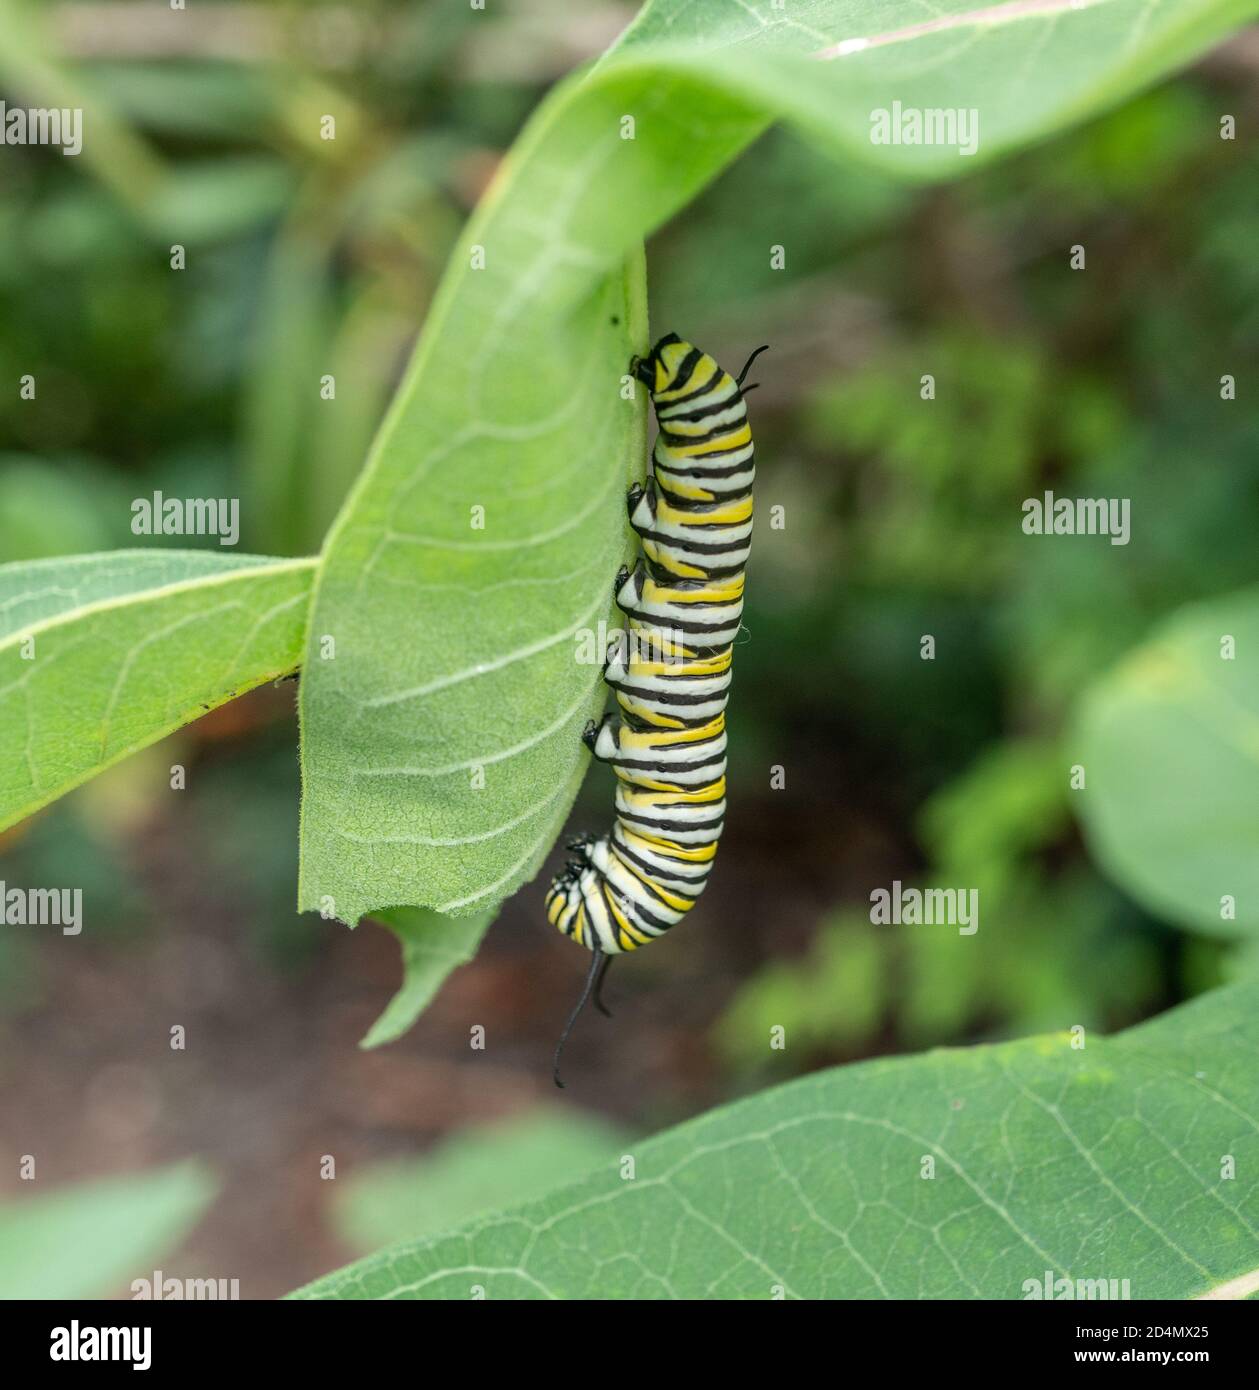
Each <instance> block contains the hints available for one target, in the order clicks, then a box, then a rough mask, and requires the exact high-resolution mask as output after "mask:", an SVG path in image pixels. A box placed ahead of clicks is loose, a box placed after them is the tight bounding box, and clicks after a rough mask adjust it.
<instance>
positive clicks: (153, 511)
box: [131, 492, 240, 545]
mask: <svg viewBox="0 0 1259 1390" xmlns="http://www.w3.org/2000/svg"><path fill="white" fill-rule="evenodd" d="M131 534H132V535H133V536H217V537H218V538H219V544H220V545H235V544H236V542H237V541H238V540H239V539H240V501H239V500H238V499H237V498H235V497H230V498H229V497H166V496H164V495H163V494H162V493H160V492H155V493H154V494H153V496H152V497H137V498H136V500H135V501H134V502H132V504H131Z"/></svg>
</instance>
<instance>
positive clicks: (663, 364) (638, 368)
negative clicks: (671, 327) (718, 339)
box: [630, 333, 691, 392]
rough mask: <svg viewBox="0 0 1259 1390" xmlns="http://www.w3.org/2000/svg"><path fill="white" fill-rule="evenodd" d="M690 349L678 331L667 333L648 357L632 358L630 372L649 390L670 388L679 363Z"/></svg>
mask: <svg viewBox="0 0 1259 1390" xmlns="http://www.w3.org/2000/svg"><path fill="white" fill-rule="evenodd" d="M670 349H672V351H670ZM690 350H691V349H690V345H689V344H688V343H684V342H683V341H682V339H681V338H679V337H678V335H677V334H676V333H666V334H665V335H664V337H663V338H661V339H660V341H659V342H658V343H657V344H656V346H655V347H654V348H652V350H651V351H650V352H649V353H648V354H647V356H646V357H632V358H631V359H630V373H631V374H632V375H633V376H636V377H637V378H638V380H639V381H641V382H642V383H643V385H644V386H646V388H647V389H648V390H649V391H652V392H655V391H665V390H668V387H669V382H670V381H672V380H673V376H674V373H675V372H676V371H677V367H678V363H679V362H681V360H682V358H683V357H685V356H686V354H687V353H688V352H689V351H690Z"/></svg>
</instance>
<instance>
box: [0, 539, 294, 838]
mask: <svg viewBox="0 0 1259 1390" xmlns="http://www.w3.org/2000/svg"><path fill="white" fill-rule="evenodd" d="M313 569H314V561H313V560H284V561H276V560H266V559H261V558H259V557H257V556H243V555H242V556H224V555H214V554H211V553H210V552H202V551H179V550H151V551H148V550H146V551H134V550H120V551H115V552H113V553H112V554H107V555H86V556H79V557H77V558H75V559H67V560H44V561H33V562H30V563H23V564H15V565H0V830H3V829H5V828H6V827H8V826H10V825H13V824H15V823H16V822H17V821H20V820H21V819H22V818H23V817H24V816H28V815H30V814H31V812H32V811H35V810H37V809H38V808H39V807H40V806H43V805H46V804H47V803H48V802H49V801H52V800H54V799H55V798H56V797H58V796H61V795H62V794H63V793H64V792H67V791H69V790H70V789H71V788H72V787H76V786H78V785H79V783H80V782H84V781H86V780H87V779H88V778H89V777H91V776H93V775H94V774H95V773H97V772H100V771H102V770H103V769H105V768H107V767H110V766H111V765H112V764H114V763H116V762H118V761H120V760H121V759H122V758H125V757H126V756H127V754H128V753H134V752H135V751H136V749H138V748H144V747H146V746H147V745H148V744H150V743H154V742H155V741H156V740H157V739H159V738H161V737H162V736H163V735H164V734H168V733H170V732H171V730H172V729H176V728H178V727H179V726H180V725H181V724H187V723H188V722H189V721H190V720H193V719H196V718H198V717H199V716H200V715H202V714H204V713H205V711H206V710H208V709H213V708H214V707H215V706H216V705H221V704H224V703H225V702H226V701H228V700H230V699H232V698H233V696H236V695H239V694H241V692H242V691H245V690H249V689H251V688H252V687H253V686H255V685H260V684H261V683H262V682H263V681H266V680H272V679H274V678H275V677H276V676H279V675H283V674H284V673H286V672H288V671H292V670H295V669H296V667H297V666H298V664H299V663H300V661H301V657H302V642H303V638H304V635H305V622H306V605H307V596H308V592H309V588H310V581H311V574H312V571H313Z"/></svg>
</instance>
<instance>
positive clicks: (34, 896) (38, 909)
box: [0, 878, 83, 936]
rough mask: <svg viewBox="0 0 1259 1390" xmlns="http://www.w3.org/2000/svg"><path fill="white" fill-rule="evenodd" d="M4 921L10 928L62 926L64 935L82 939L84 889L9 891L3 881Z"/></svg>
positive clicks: (0, 883)
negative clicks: (80, 934) (80, 936)
mask: <svg viewBox="0 0 1259 1390" xmlns="http://www.w3.org/2000/svg"><path fill="white" fill-rule="evenodd" d="M0 920H2V921H3V922H4V925H5V926H6V927H60V928H61V934H62V936H78V934H79V933H80V932H81V931H82V930H83V889H82V888H6V887H5V883H4V880H3V879H2V878H0Z"/></svg>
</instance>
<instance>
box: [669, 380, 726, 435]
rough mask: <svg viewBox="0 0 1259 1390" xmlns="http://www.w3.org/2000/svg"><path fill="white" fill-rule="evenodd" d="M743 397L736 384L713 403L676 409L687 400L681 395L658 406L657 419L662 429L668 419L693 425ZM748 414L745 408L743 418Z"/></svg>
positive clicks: (713, 388)
mask: <svg viewBox="0 0 1259 1390" xmlns="http://www.w3.org/2000/svg"><path fill="white" fill-rule="evenodd" d="M730 385H731V386H734V378H733V377H731V379H730ZM711 389H712V390H717V389H718V388H717V387H712V388H711ZM742 399H743V395H742V393H741V392H740V390H739V388H738V387H737V386H734V390H733V391H728V392H727V393H726V394H725V395H724V396H722V397H721V398H719V399H718V400H715V401H714V402H713V403H712V404H711V405H705V406H701V407H700V409H699V410H682V411H679V410H676V409H675V408H674V407H675V406H679V405H683V404H685V402H684V401H683V400H682V399H681V398H680V397H679V398H678V400H676V401H666V402H665V404H664V405H663V406H658V407H657V408H656V419H657V420H659V421H660V428H661V429H664V427H665V422H666V421H668V423H669V424H671V425H672V424H673V423H674V422H675V421H678V420H685V421H686V423H687V424H688V425H693V424H694V423H695V422H696V421H697V420H703V419H705V418H706V417H707V416H709V415H716V414H717V413H718V412H719V411H722V410H729V409H730V407H731V406H732V405H734V404H735V403H736V402H740V401H742ZM747 416H748V413H747V411H746V410H745V411H744V412H743V418H744V419H745V420H746V419H747Z"/></svg>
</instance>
